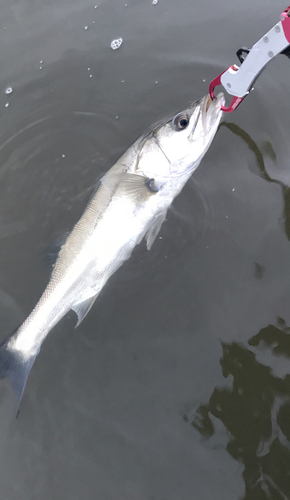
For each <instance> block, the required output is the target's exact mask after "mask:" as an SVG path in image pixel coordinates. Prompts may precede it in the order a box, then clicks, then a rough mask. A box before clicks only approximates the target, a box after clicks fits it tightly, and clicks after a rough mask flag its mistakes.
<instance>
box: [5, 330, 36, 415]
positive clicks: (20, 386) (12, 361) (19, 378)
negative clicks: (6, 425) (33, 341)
mask: <svg viewBox="0 0 290 500" xmlns="http://www.w3.org/2000/svg"><path fill="white" fill-rule="evenodd" d="M36 356H37V354H33V355H31V356H30V357H29V358H28V359H25V358H24V357H23V356H21V354H20V353H19V352H17V351H15V350H13V349H10V348H9V339H8V340H7V341H6V342H3V343H2V344H1V345H0V379H1V378H8V379H9V381H10V383H11V386H12V389H13V391H14V394H15V398H16V399H15V417H17V416H18V413H19V406H20V402H21V398H22V395H23V391H24V389H25V385H26V382H27V378H28V375H29V373H30V370H31V368H32V365H33V363H34V360H35V358H36Z"/></svg>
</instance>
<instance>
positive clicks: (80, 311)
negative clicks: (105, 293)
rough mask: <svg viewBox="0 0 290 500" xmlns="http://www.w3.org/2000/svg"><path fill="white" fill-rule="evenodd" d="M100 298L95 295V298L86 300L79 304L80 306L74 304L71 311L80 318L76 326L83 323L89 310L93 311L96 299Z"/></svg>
mask: <svg viewBox="0 0 290 500" xmlns="http://www.w3.org/2000/svg"><path fill="white" fill-rule="evenodd" d="M97 296H98V293H97V294H96V295H93V297H90V298H89V299H86V300H84V301H83V302H79V303H78V304H74V305H73V306H71V309H72V310H73V311H74V312H75V313H76V314H77V316H78V322H77V324H76V326H75V328H76V327H77V326H79V325H80V323H81V322H82V321H83V319H84V318H85V317H86V315H87V314H88V312H89V310H90V309H91V307H92V305H93V303H94V302H95V300H96V298H97Z"/></svg>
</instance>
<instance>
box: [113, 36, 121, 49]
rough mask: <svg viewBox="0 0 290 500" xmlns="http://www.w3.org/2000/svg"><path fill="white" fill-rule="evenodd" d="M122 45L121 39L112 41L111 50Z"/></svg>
mask: <svg viewBox="0 0 290 500" xmlns="http://www.w3.org/2000/svg"><path fill="white" fill-rule="evenodd" d="M122 43H123V39H122V38H116V40H113V41H112V42H111V49H113V50H117V49H119V48H120V47H121V45H122Z"/></svg>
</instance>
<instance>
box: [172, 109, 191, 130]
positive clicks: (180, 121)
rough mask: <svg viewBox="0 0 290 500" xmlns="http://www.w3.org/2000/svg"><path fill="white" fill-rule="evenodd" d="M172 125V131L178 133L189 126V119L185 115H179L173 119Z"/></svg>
mask: <svg viewBox="0 0 290 500" xmlns="http://www.w3.org/2000/svg"><path fill="white" fill-rule="evenodd" d="M172 124H173V127H174V129H175V130H177V132H179V131H180V130H184V129H185V128H186V127H187V125H188V124H189V118H188V116H187V115H186V114H184V113H179V114H178V115H176V116H175V117H174V118H173V121H172Z"/></svg>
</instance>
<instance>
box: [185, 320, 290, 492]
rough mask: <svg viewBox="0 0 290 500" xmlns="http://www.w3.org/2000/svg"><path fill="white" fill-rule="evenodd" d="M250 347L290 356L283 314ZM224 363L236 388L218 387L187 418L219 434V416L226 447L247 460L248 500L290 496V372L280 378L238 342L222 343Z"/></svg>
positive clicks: (202, 431) (207, 434)
mask: <svg viewBox="0 0 290 500" xmlns="http://www.w3.org/2000/svg"><path fill="white" fill-rule="evenodd" d="M248 344H249V346H253V347H257V348H258V347H260V348H263V349H265V348H266V347H269V348H270V349H271V352H272V355H273V356H274V355H277V354H279V355H284V356H286V357H287V358H290V328H289V327H288V326H287V325H286V324H285V322H284V320H283V319H281V318H278V321H277V326H274V325H268V326H267V327H266V328H263V329H262V330H260V331H259V333H258V334H257V335H254V336H253V337H252V338H251V339H250V340H249V341H248ZM222 349H223V353H222V358H221V360H220V364H221V367H222V373H223V376H224V377H229V376H231V377H232V385H231V387H215V389H214V391H213V393H212V395H211V396H210V398H209V401H208V403H206V404H202V405H200V406H199V408H198V409H197V410H196V412H195V415H194V417H193V418H190V417H189V416H187V415H185V416H184V418H185V420H187V421H188V420H190V421H191V424H192V425H193V427H194V428H195V429H197V430H198V431H199V432H200V434H201V435H202V436H204V437H205V438H208V439H209V438H211V437H212V436H213V435H214V434H215V422H216V419H218V420H220V421H221V422H222V423H223V425H224V426H225V428H226V430H227V433H228V443H227V445H226V449H227V451H228V453H229V454H230V455H231V456H232V457H233V458H234V459H235V460H238V461H240V462H242V463H243V464H244V471H243V477H244V481H245V496H244V499H245V500H264V499H269V498H270V499H273V500H274V499H277V500H285V499H286V498H289V496H290V469H289V464H290V375H289V374H288V373H287V374H286V375H285V376H284V377H278V376H276V375H275V374H274V373H273V370H272V369H271V368H270V367H269V366H265V365H264V364H262V363H260V362H259V361H258V360H257V357H256V353H255V351H254V352H253V350H251V349H250V348H248V347H246V346H244V345H242V344H239V343H237V342H232V343H222Z"/></svg>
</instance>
